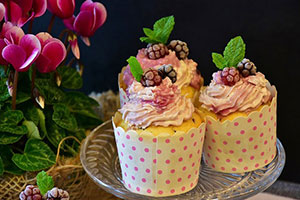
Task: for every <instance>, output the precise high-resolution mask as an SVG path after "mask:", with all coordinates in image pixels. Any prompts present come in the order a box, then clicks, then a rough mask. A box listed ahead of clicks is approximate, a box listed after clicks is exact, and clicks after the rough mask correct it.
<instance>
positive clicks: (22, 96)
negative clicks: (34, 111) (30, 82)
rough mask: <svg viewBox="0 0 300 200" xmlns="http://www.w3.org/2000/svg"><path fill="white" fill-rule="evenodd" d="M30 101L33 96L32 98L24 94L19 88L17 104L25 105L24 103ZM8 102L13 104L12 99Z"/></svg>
mask: <svg viewBox="0 0 300 200" xmlns="http://www.w3.org/2000/svg"><path fill="white" fill-rule="evenodd" d="M30 99H31V96H30V94H29V93H26V92H22V91H20V90H19V88H18V91H17V99H16V104H21V103H24V102H26V101H28V100H30ZM7 102H8V103H10V104H11V103H12V100H11V98H9V99H8V100H7Z"/></svg>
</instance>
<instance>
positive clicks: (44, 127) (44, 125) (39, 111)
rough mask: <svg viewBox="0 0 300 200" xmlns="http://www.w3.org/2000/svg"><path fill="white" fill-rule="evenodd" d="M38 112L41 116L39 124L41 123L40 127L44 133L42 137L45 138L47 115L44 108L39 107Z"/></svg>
mask: <svg viewBox="0 0 300 200" xmlns="http://www.w3.org/2000/svg"><path fill="white" fill-rule="evenodd" d="M37 112H38V116H39V125H40V129H41V131H42V133H43V134H40V135H41V137H42V139H44V137H45V136H46V135H47V128H46V122H45V119H46V118H45V115H44V113H43V111H42V110H40V109H37Z"/></svg>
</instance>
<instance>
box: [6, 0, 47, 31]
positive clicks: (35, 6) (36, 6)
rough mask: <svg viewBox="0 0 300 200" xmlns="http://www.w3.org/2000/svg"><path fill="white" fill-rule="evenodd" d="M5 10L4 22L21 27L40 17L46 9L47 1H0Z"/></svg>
mask: <svg viewBox="0 0 300 200" xmlns="http://www.w3.org/2000/svg"><path fill="white" fill-rule="evenodd" d="M0 1H1V2H3V3H4V6H5V8H6V9H10V10H7V11H6V12H5V21H10V22H11V23H12V24H14V25H17V26H19V27H22V26H23V25H24V24H26V22H28V21H29V20H31V19H32V18H36V17H40V16H42V15H43V14H44V13H45V12H46V9H47V0H0Z"/></svg>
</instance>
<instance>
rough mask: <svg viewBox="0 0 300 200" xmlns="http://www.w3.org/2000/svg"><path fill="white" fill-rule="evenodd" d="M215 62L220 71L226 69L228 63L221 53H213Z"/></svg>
mask: <svg viewBox="0 0 300 200" xmlns="http://www.w3.org/2000/svg"><path fill="white" fill-rule="evenodd" d="M212 58H213V62H214V63H215V65H216V66H217V67H218V68H219V69H224V68H225V67H226V62H225V59H224V57H223V56H222V55H221V54H219V53H212Z"/></svg>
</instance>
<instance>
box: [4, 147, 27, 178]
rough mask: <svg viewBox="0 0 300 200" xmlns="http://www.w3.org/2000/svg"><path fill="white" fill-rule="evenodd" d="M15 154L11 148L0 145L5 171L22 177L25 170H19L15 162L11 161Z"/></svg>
mask: <svg viewBox="0 0 300 200" xmlns="http://www.w3.org/2000/svg"><path fill="white" fill-rule="evenodd" d="M13 155H14V153H13V151H12V149H11V148H10V146H8V145H0V156H1V157H2V160H3V165H4V171H5V172H7V173H10V174H14V175H21V174H23V173H24V171H23V170H21V169H20V168H18V167H17V166H16V165H15V164H14V163H13V161H12V160H11V159H12V157H13Z"/></svg>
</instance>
